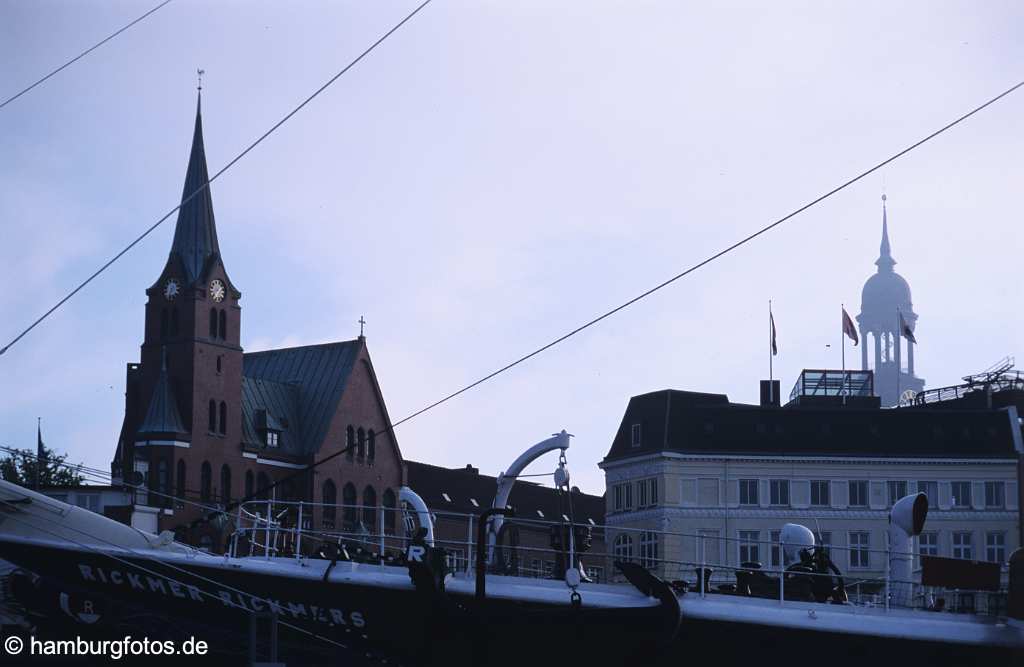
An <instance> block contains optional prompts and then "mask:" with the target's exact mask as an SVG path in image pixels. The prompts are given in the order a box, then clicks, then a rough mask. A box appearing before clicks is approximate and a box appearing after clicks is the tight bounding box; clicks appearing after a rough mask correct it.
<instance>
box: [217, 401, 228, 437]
mask: <svg viewBox="0 0 1024 667" xmlns="http://www.w3.org/2000/svg"><path fill="white" fill-rule="evenodd" d="M217 432H218V433H220V434H221V435H224V434H226V433H227V432H228V404H227V403H225V402H224V401H221V402H220V430H219V431H217Z"/></svg>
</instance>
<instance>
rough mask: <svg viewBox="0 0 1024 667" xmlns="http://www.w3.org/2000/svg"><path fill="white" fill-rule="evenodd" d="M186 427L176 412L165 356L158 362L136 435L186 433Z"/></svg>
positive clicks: (176, 405)
mask: <svg viewBox="0 0 1024 667" xmlns="http://www.w3.org/2000/svg"><path fill="white" fill-rule="evenodd" d="M187 434H188V429H186V428H185V422H184V420H183V419H182V418H181V413H180V412H178V402H177V400H176V399H175V396H174V390H173V389H172V388H171V383H170V380H168V378H167V358H166V356H165V357H164V358H163V359H162V360H161V363H160V375H159V376H158V377H157V380H156V385H155V386H154V387H153V396H152V397H150V399H149V408H147V410H146V416H145V417H144V418H143V420H142V424H140V425H139V430H138V435H140V436H142V435H187Z"/></svg>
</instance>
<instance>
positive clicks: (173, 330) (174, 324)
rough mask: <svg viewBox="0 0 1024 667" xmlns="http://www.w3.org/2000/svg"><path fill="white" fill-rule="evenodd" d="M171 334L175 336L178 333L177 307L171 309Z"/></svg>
mask: <svg viewBox="0 0 1024 667" xmlns="http://www.w3.org/2000/svg"><path fill="white" fill-rule="evenodd" d="M171 335H172V336H177V335H178V309H177V308H172V309H171Z"/></svg>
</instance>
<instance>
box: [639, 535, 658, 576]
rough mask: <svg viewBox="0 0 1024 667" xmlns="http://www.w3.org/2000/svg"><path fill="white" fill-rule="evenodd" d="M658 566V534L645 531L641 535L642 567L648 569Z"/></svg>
mask: <svg viewBox="0 0 1024 667" xmlns="http://www.w3.org/2000/svg"><path fill="white" fill-rule="evenodd" d="M657 565H658V534H657V533H655V532H653V531H649V530H645V531H644V532H642V533H640V566H641V567H646V568H648V569H651V568H654V567H657Z"/></svg>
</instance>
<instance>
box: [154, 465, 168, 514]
mask: <svg viewBox="0 0 1024 667" xmlns="http://www.w3.org/2000/svg"><path fill="white" fill-rule="evenodd" d="M156 486H157V491H158V492H159V493H161V494H163V495H161V496H158V497H157V502H156V504H157V505H158V506H160V507H164V506H166V505H167V504H168V503H167V501H168V500H169V498H168V497H167V496H169V495H171V477H170V471H168V469H167V461H166V460H164V459H160V462H159V463H158V464H157V474H156Z"/></svg>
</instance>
